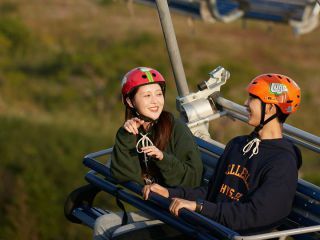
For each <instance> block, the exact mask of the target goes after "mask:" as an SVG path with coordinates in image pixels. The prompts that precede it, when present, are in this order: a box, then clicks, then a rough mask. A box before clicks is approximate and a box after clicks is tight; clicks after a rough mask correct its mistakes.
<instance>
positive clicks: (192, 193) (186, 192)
mask: <svg viewBox="0 0 320 240" xmlns="http://www.w3.org/2000/svg"><path fill="white" fill-rule="evenodd" d="M168 191H169V197H170V198H183V199H187V200H190V201H195V200H196V199H198V198H199V199H205V198H206V196H207V192H208V187H207V186H203V187H196V188H183V187H177V188H168Z"/></svg>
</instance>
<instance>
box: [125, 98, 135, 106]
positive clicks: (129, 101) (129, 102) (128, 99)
mask: <svg viewBox="0 0 320 240" xmlns="http://www.w3.org/2000/svg"><path fill="white" fill-rule="evenodd" d="M126 102H127V103H128V105H129V107H131V108H134V106H133V104H132V102H131V99H130V98H129V97H126Z"/></svg>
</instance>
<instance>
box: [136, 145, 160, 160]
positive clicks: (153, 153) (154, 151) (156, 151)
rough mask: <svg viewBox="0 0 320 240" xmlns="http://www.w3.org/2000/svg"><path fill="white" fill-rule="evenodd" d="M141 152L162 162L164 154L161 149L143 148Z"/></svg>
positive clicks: (153, 147)
mask: <svg viewBox="0 0 320 240" xmlns="http://www.w3.org/2000/svg"><path fill="white" fill-rule="evenodd" d="M141 151H142V152H144V153H145V154H147V155H148V156H150V157H154V158H157V159H158V160H160V161H161V160H162V159H163V152H162V151H161V150H160V149H158V148H157V147H156V146H147V147H143V148H141Z"/></svg>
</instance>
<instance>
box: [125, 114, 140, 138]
mask: <svg viewBox="0 0 320 240" xmlns="http://www.w3.org/2000/svg"><path fill="white" fill-rule="evenodd" d="M143 123H144V121H143V120H141V119H139V118H137V117H135V118H131V119H129V120H127V121H126V122H125V123H124V124H123V127H124V129H125V130H127V131H128V132H129V133H132V134H134V135H137V134H139V131H138V129H139V127H140V126H141V125H142V124H143Z"/></svg>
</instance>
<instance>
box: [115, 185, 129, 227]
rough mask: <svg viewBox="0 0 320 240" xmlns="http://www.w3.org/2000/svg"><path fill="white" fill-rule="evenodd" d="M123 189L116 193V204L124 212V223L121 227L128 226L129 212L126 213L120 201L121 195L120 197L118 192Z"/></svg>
mask: <svg viewBox="0 0 320 240" xmlns="http://www.w3.org/2000/svg"><path fill="white" fill-rule="evenodd" d="M120 189H121V188H117V191H116V194H115V197H116V203H117V206H118V207H119V208H120V209H121V210H122V212H123V216H122V223H121V226H124V225H127V224H128V214H127V211H126V208H125V207H124V205H123V203H122V202H121V201H120V199H119V195H118V193H119V192H118V190H120Z"/></svg>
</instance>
